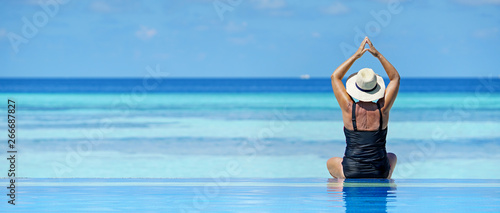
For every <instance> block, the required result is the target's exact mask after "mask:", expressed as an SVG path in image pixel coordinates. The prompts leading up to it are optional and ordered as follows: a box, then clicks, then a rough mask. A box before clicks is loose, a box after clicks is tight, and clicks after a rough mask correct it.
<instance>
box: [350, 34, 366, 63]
mask: <svg viewBox="0 0 500 213" xmlns="http://www.w3.org/2000/svg"><path fill="white" fill-rule="evenodd" d="M368 41H370V40H369V39H368V37H365V39H363V41H362V42H361V45H360V46H359V48H358V51H356V53H354V55H353V57H354V58H355V59H358V58H361V56H363V54H365V52H366V51H369V49H365V46H366V43H367V42H368Z"/></svg>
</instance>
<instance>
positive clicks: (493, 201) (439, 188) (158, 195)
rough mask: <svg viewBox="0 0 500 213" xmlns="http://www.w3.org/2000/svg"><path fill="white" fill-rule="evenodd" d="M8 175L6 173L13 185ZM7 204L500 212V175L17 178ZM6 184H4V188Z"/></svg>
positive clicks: (60, 208)
mask: <svg viewBox="0 0 500 213" xmlns="http://www.w3.org/2000/svg"><path fill="white" fill-rule="evenodd" d="M7 181H8V180H7V179H1V182H2V185H7ZM16 189H17V191H16V205H15V206H12V205H9V204H8V203H7V198H8V197H5V196H3V199H2V201H1V203H0V208H1V209H2V210H7V211H8V212H110V211H120V212H500V180H492V179H469V180H466V179H396V180H382V179H371V180H367V179H365V180H360V179H352V180H345V181H340V180H336V179H326V178H317V179H311V178H296V179H294V178H283V179H245V178H237V179H234V178H229V177H227V178H219V179H210V178H206V179H182V178H181V179H154V178H152V179H134V178H132V179H81V178H80V179H79V178H63V179H18V184H17V186H16ZM3 190H4V191H5V192H6V191H7V190H6V189H5V188H4V189H3Z"/></svg>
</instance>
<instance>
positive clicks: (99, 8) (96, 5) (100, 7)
mask: <svg viewBox="0 0 500 213" xmlns="http://www.w3.org/2000/svg"><path fill="white" fill-rule="evenodd" d="M90 9H91V10H93V11H96V12H102V13H108V12H111V11H113V9H112V8H111V6H109V5H108V4H107V3H105V2H102V1H95V2H92V4H90Z"/></svg>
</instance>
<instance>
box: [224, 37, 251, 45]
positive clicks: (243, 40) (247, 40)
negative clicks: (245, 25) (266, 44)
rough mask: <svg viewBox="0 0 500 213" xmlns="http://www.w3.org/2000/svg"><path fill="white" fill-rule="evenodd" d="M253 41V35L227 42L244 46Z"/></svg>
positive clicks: (230, 39)
mask: <svg viewBox="0 0 500 213" xmlns="http://www.w3.org/2000/svg"><path fill="white" fill-rule="evenodd" d="M253 41H254V38H253V35H247V36H244V37H232V38H229V42H231V43H233V44H237V45H246V44H248V43H250V42H253Z"/></svg>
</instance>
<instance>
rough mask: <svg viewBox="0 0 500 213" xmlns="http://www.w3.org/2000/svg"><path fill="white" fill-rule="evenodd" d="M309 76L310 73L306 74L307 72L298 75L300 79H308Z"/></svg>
mask: <svg viewBox="0 0 500 213" xmlns="http://www.w3.org/2000/svg"><path fill="white" fill-rule="evenodd" d="M309 78H311V76H310V75H308V74H305V75H301V76H300V79H309Z"/></svg>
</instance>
